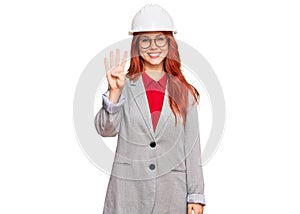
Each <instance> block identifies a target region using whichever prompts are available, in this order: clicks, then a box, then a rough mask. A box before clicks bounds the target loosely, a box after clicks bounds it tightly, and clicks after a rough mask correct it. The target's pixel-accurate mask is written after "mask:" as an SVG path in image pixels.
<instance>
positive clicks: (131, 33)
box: [128, 29, 177, 35]
mask: <svg viewBox="0 0 300 214" xmlns="http://www.w3.org/2000/svg"><path fill="white" fill-rule="evenodd" d="M156 31H170V32H173V33H174V34H177V30H174V29H170V30H166V29H164V30H160V29H157V30H154V29H153V30H152V29H151V30H132V31H129V32H128V34H129V35H133V33H138V32H156Z"/></svg>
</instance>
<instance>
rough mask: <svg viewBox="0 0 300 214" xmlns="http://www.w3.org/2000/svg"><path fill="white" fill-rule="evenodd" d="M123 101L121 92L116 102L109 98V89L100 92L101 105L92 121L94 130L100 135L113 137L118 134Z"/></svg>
mask: <svg viewBox="0 0 300 214" xmlns="http://www.w3.org/2000/svg"><path fill="white" fill-rule="evenodd" d="M124 102H125V97H124V95H123V93H122V94H121V96H120V98H119V100H118V103H117V104H114V103H113V102H111V101H110V100H109V89H108V90H107V91H106V92H105V93H104V94H102V107H101V109H100V110H99V111H98V113H97V114H96V116H95V121H94V123H95V127H96V130H97V132H98V134H100V135H101V136H102V137H114V136H116V135H117V134H118V132H119V129H120V123H121V118H122V107H123V105H124Z"/></svg>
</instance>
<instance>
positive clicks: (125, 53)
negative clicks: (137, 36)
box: [121, 51, 128, 67]
mask: <svg viewBox="0 0 300 214" xmlns="http://www.w3.org/2000/svg"><path fill="white" fill-rule="evenodd" d="M127 57H128V52H127V51H124V56H123V60H122V63H121V66H122V67H124V66H125V64H126V60H127Z"/></svg>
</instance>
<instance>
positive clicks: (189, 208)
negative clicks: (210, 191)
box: [188, 205, 192, 214]
mask: <svg viewBox="0 0 300 214" xmlns="http://www.w3.org/2000/svg"><path fill="white" fill-rule="evenodd" d="M188 214H192V206H191V205H188Z"/></svg>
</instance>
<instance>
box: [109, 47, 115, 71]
mask: <svg viewBox="0 0 300 214" xmlns="http://www.w3.org/2000/svg"><path fill="white" fill-rule="evenodd" d="M114 61H115V60H114V52H112V51H111V52H110V69H112V68H113V67H114Z"/></svg>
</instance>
